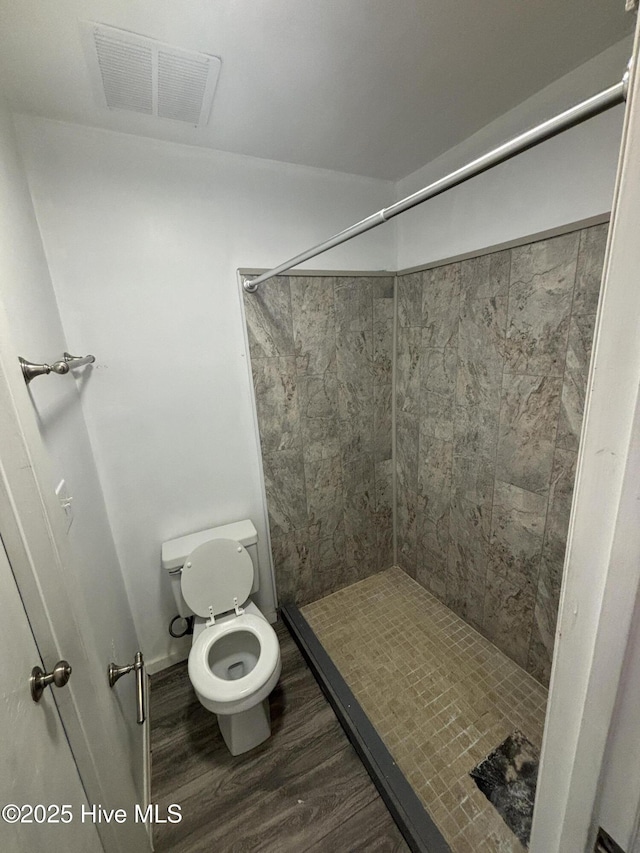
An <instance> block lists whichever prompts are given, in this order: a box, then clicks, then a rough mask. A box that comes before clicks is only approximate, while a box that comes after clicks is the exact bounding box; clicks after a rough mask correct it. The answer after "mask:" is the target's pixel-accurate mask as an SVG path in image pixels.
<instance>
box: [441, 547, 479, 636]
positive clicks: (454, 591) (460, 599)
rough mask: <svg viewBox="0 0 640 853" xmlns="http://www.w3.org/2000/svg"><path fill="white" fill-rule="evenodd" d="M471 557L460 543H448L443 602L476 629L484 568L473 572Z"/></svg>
mask: <svg viewBox="0 0 640 853" xmlns="http://www.w3.org/2000/svg"><path fill="white" fill-rule="evenodd" d="M473 556H474V555H473V552H469V551H468V550H467V548H466V547H465V546H464V545H461V544H458V543H456V542H450V543H449V553H448V557H447V576H446V604H447V606H448V607H450V608H451V609H452V610H453V612H454V613H457V614H458V616H460V618H461V619H464V620H465V621H466V622H468V623H469V624H470V625H472V626H473V627H474V628H477V629H478V630H480V629H481V627H482V621H483V615H484V596H485V571H484V569H483V570H482V571H477V568H476V564H475V562H474V560H473Z"/></svg>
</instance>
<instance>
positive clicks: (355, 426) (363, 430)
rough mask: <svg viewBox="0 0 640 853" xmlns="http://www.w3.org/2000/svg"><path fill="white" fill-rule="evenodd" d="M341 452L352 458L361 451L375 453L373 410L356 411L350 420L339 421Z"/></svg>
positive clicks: (344, 455)
mask: <svg viewBox="0 0 640 853" xmlns="http://www.w3.org/2000/svg"><path fill="white" fill-rule="evenodd" d="M339 439H340V453H341V455H342V457H343V458H347V459H348V458H351V457H353V456H357V455H358V454H360V453H373V418H372V417H371V410H370V409H368V408H365V409H364V410H363V411H361V412H356V413H354V414H353V415H352V416H351V417H350V418H349V419H348V420H341V421H340V422H339Z"/></svg>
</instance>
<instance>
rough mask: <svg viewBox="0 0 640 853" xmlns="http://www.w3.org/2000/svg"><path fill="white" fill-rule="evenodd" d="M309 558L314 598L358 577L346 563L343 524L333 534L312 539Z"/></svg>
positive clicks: (345, 584) (346, 584)
mask: <svg viewBox="0 0 640 853" xmlns="http://www.w3.org/2000/svg"><path fill="white" fill-rule="evenodd" d="M309 559H310V562H311V573H312V578H313V599H314V600H316V599H318V598H323V597H324V596H325V595H329V593H331V592H335V591H336V590H337V589H340V588H341V587H343V586H348V584H350V583H353V582H354V581H356V580H357V579H358V578H357V577H356V576H355V575H354V574H353V573H352V572H350V571H349V569H348V567H347V564H346V560H345V543H344V526H343V525H340V527H338V528H336V530H334V532H333V534H332V535H331V536H326V537H325V538H323V539H312V540H311V541H310V542H309ZM296 603H297V602H296Z"/></svg>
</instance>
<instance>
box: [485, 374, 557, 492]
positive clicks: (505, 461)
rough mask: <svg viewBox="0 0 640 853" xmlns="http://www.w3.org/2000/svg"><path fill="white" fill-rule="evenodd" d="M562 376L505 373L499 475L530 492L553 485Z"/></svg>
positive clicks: (501, 409)
mask: <svg viewBox="0 0 640 853" xmlns="http://www.w3.org/2000/svg"><path fill="white" fill-rule="evenodd" d="M561 390H562V379H561V378H557V377H555V376H544V375H543V376H523V375H515V374H507V373H505V375H504V380H503V384H502V401H501V406H500V434H499V438H498V455H497V469H496V473H497V476H498V477H499V478H500V479H501V480H504V481H505V482H507V483H513V484H514V485H516V486H520V488H522V489H527V490H528V491H530V492H544V491H546V490H547V489H548V488H549V478H550V476H551V466H552V464H553V452H554V449H555V438H556V430H557V424H558V414H559V412H560V394H561Z"/></svg>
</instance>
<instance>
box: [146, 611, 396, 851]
mask: <svg viewBox="0 0 640 853" xmlns="http://www.w3.org/2000/svg"><path fill="white" fill-rule="evenodd" d="M276 631H277V634H278V638H279V640H280V647H281V650H282V676H281V678H280V681H279V683H278V686H277V687H276V689H275V690H274V691H273V693H272V694H271V700H270V701H271V719H272V732H273V733H272V736H271V738H270V739H269V740H268V741H266V743H264V744H262V745H261V746H259V747H257V748H256V749H254V750H252V751H251V752H249V753H246V754H245V755H240V756H237V757H236V758H234V757H233V756H232V755H231V754H230V753H229V751H228V750H227V747H226V746H225V744H224V742H223V740H222V737H221V735H220V732H219V730H218V726H217V723H216V721H215V717H214V715H213V714H211V713H210V712H208V711H206V710H205V709H204V708H203V707H202V706H201V705H200V703H199V702H198V700H197V699H196V697H195V694H194V692H193V689H192V687H191V684H190V682H189V678H188V675H187V667H186V663H185V664H177V665H176V666H174V667H172V668H171V669H168V670H165V671H163V672H160V673H158V674H157V675H155V676H153V678H152V681H151V748H152V762H153V763H152V801H153V802H154V803H157V804H158V806H159V809H160V814H164V813H165V809H166V807H167V805H169V804H170V803H177V804H179V805H180V806H181V807H182V815H183V819H182V821H181V823H179V824H158V825H156V827H155V829H154V841H155V847H156V850H157V851H171V853H198V851H203V853H204V851H207V853H209V851H212V850H215V851H216V853H226V851H233V853H241V851H251V853H254V851H255V852H256V853H257V851H266V853H276V851H277V853H294V851H295V853H305V851H309V853H325V851H326V853H358V851H362V853H364V851H367V853H407V851H408V850H409V848H408V847H407V845H406V844H405V842H404V839H403V838H402V835H401V834H400V832H399V830H398V829H397V827H396V825H395V823H394V822H393V820H392V818H391V816H390V815H389V813H388V811H387V809H386V806H385V805H384V803H383V801H382V800H381V799H380V796H379V795H378V792H377V790H376V789H375V787H374V785H373V783H372V782H371V780H370V778H369V776H368V774H367V772H366V770H365V769H364V767H363V766H362V764H361V763H360V760H359V759H358V757H357V755H356V753H355V752H354V750H353V748H352V746H351V744H350V743H349V741H348V740H347V738H346V735H345V734H344V732H343V731H342V728H341V727H340V724H339V723H338V721H337V719H336V717H335V715H334V713H333V711H332V710H331V708H330V706H329V704H328V703H327V701H326V700H325V698H324V696H323V695H322V693H321V691H320V688H319V687H318V685H317V684H316V681H315V679H314V677H313V676H312V674H311V672H310V671H309V669H308V668H307V666H306V664H305V662H304V660H303V658H302V656H301V654H300V652H299V651H298V648H297V647H296V645H295V643H294V642H293V640H292V639H291V637H290V636H289V633H288V631H287V629H286V628H285V627H284V625H282V623H278V625H277V626H276Z"/></svg>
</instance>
